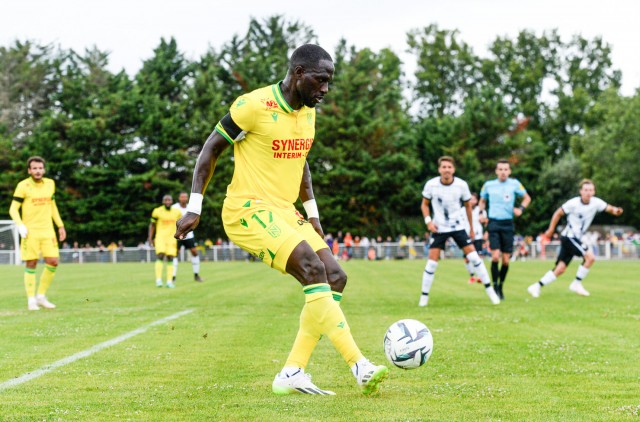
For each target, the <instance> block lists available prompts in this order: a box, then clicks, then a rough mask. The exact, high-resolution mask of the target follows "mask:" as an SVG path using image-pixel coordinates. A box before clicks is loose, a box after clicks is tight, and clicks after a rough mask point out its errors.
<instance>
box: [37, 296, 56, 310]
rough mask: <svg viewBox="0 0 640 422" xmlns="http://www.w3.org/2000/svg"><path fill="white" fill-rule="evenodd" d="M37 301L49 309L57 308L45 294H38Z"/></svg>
mask: <svg viewBox="0 0 640 422" xmlns="http://www.w3.org/2000/svg"><path fill="white" fill-rule="evenodd" d="M36 302H37V303H38V305H40V306H42V307H43V308H47V309H55V308H56V305H54V304H53V303H51V302H49V301H48V300H47V297H46V296H45V295H36Z"/></svg>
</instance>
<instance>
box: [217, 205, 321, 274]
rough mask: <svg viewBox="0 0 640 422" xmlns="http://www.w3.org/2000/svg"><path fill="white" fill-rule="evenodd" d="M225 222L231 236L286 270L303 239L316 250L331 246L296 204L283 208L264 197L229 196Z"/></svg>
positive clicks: (243, 246)
mask: <svg viewBox="0 0 640 422" xmlns="http://www.w3.org/2000/svg"><path fill="white" fill-rule="evenodd" d="M222 223H223V225H224V230H225V231H226V232H227V236H229V240H231V241H232V242H233V243H235V244H236V245H238V246H240V247H241V248H242V249H244V250H245V251H247V252H249V253H250V254H252V255H253V256H255V257H256V258H258V259H260V260H261V261H262V262H264V263H265V264H267V265H269V266H270V267H273V268H275V269H277V270H279V271H280V272H282V273H285V274H286V268H287V261H288V260H289V256H290V255H291V252H293V250H294V249H295V248H296V246H298V245H299V244H300V242H302V241H303V240H306V241H307V242H308V243H309V245H311V248H313V250H314V251H318V250H320V249H323V248H327V247H328V246H327V244H326V243H325V241H324V240H323V239H322V237H320V235H319V234H318V233H317V232H316V231H315V230H314V229H313V226H312V225H311V224H310V223H309V222H308V221H307V220H305V219H304V217H303V216H302V214H300V213H299V212H298V211H297V210H296V209H295V207H294V206H293V204H292V205H291V208H287V209H282V208H276V207H274V206H273V205H270V204H267V203H265V202H262V201H260V200H250V201H249V200H242V201H238V200H237V199H230V198H227V199H225V201H224V205H223V207H222Z"/></svg>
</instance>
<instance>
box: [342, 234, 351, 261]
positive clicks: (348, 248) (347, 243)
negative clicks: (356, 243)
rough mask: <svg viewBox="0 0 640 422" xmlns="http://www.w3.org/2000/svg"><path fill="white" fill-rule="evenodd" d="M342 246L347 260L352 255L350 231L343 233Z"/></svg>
mask: <svg viewBox="0 0 640 422" xmlns="http://www.w3.org/2000/svg"><path fill="white" fill-rule="evenodd" d="M344 247H345V250H346V252H347V260H349V259H351V257H352V256H353V237H352V236H351V232H347V233H346V234H345V235H344Z"/></svg>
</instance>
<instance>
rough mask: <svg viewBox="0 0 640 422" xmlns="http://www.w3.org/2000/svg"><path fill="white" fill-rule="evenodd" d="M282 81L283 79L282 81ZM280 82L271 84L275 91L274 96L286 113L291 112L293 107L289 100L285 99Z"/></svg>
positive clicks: (272, 89)
mask: <svg viewBox="0 0 640 422" xmlns="http://www.w3.org/2000/svg"><path fill="white" fill-rule="evenodd" d="M280 82H282V81H280ZM280 82H278V83H277V84H273V85H271V91H272V92H273V96H274V98H275V99H276V101H277V102H278V105H279V106H280V108H281V109H282V110H284V112H285V113H287V114H288V113H291V112H292V111H293V108H292V107H291V106H290V105H289V103H287V100H285V99H284V95H282V90H281V89H280Z"/></svg>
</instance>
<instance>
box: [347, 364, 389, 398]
mask: <svg viewBox="0 0 640 422" xmlns="http://www.w3.org/2000/svg"><path fill="white" fill-rule="evenodd" d="M351 371H352V372H353V375H355V376H356V380H358V385H360V387H362V394H364V395H365V396H368V395H371V394H374V393H377V392H378V389H379V388H380V384H381V383H382V381H384V380H385V379H387V377H388V376H389V368H387V367H386V366H384V365H374V364H373V363H371V362H369V361H368V360H367V359H361V360H360V361H358V362H357V363H356V364H355V365H353V367H352V368H351Z"/></svg>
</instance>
